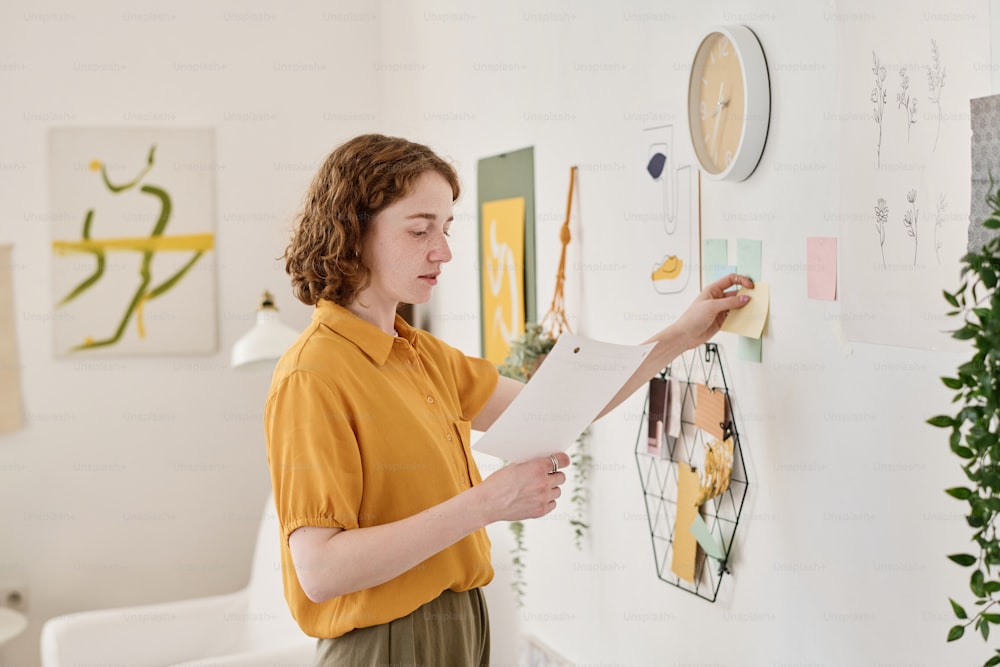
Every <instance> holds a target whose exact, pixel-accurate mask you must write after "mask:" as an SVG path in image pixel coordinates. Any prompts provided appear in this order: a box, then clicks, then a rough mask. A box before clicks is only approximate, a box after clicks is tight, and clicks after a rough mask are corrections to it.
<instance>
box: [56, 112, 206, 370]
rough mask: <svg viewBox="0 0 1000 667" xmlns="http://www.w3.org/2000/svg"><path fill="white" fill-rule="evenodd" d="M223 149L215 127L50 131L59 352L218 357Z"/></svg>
mask: <svg viewBox="0 0 1000 667" xmlns="http://www.w3.org/2000/svg"><path fill="white" fill-rule="evenodd" d="M213 143H214V142H213V134H212V130H211V129H186V128H162V129H156V128H53V129H52V130H51V131H50V135H49V206H50V210H49V216H48V219H49V220H51V227H52V253H51V257H52V288H53V296H52V299H53V300H52V323H53V331H54V338H55V352H56V354H57V355H59V356H73V357H109V356H137V355H141V356H146V355H192V354H210V353H213V352H215V351H216V349H217V347H218V342H217V341H218V334H217V315H216V310H217V308H216V292H215V270H216V258H215V252H214V248H215V234H214V229H215V176H216V172H217V171H218V170H219V169H220V168H221V165H219V164H218V163H216V161H215V158H214V148H213Z"/></svg>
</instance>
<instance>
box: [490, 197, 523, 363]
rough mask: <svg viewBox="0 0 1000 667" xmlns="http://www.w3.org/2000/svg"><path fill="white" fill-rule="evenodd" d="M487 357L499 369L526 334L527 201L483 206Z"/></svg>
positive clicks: (491, 202)
mask: <svg viewBox="0 0 1000 667" xmlns="http://www.w3.org/2000/svg"><path fill="white" fill-rule="evenodd" d="M482 214H483V216H482V229H481V230H480V236H479V238H480V239H481V243H482V248H481V249H480V253H481V257H482V260H483V264H482V271H483V279H482V300H483V333H484V336H483V345H484V350H483V356H484V357H485V358H486V359H489V360H490V361H492V362H493V363H495V364H497V365H499V364H502V363H503V360H504V359H505V358H506V357H507V353H508V352H509V351H510V341H511V340H512V339H514V338H517V337H518V336H520V335H521V334H522V333H524V322H525V299H524V197H512V198H510V199H499V200H496V201H488V202H483V210H482Z"/></svg>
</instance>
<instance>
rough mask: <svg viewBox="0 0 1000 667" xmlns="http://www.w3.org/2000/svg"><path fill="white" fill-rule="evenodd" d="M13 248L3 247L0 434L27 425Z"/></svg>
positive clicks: (0, 248)
mask: <svg viewBox="0 0 1000 667" xmlns="http://www.w3.org/2000/svg"><path fill="white" fill-rule="evenodd" d="M13 273H14V271H13V263H12V261H11V247H10V246H9V245H0V433H9V432H11V431H16V430H18V429H20V428H21V427H22V426H23V425H24V412H23V409H22V403H21V361H20V358H19V357H18V354H17V332H16V329H15V327H14V321H15V320H14V285H13V282H14V281H13Z"/></svg>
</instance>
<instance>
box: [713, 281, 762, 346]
mask: <svg viewBox="0 0 1000 667" xmlns="http://www.w3.org/2000/svg"><path fill="white" fill-rule="evenodd" d="M737 294H741V295H746V296H748V297H750V303H748V304H747V305H745V306H743V307H742V308H734V309H733V310H730V311H729V315H727V316H726V319H725V321H724V322H723V323H722V330H723V331H729V332H731V333H735V334H739V335H741V336H747V337H748V338H760V337H761V334H763V333H764V324H765V323H766V322H767V312H768V308H769V306H770V303H771V290H770V286H769V285H768V284H767V283H756V284H755V285H754V288H753V289H747V288H746V287H741V288H740V290H739V292H737Z"/></svg>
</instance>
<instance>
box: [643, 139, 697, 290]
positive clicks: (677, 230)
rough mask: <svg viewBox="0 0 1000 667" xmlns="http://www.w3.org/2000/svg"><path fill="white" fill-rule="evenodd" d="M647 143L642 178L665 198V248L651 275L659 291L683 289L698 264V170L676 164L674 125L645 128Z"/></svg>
mask: <svg viewBox="0 0 1000 667" xmlns="http://www.w3.org/2000/svg"><path fill="white" fill-rule="evenodd" d="M644 132H645V134H644V139H645V140H646V141H645V142H644V143H645V145H646V147H647V150H646V162H645V164H644V165H643V171H644V174H643V176H642V178H643V179H645V180H646V181H647V183H650V184H652V185H653V187H655V188H656V189H657V192H656V196H657V197H658V199H659V201H660V202H662V208H661V207H660V206H657V207H656V209H657V211H658V212H659V211H662V220H663V231H664V232H665V233H666V236H667V242H666V244H665V245H666V252H665V254H663V255H661V256H660V257H659V258H658V259H657V260H656V262H655V263H654V264H653V267H652V272H651V274H650V279H651V280H652V281H653V289H655V290H656V292H657V293H659V294H677V293H679V292H682V291H684V288H685V287H687V284H688V281H689V280H690V278H691V272H692V271H693V270H694V268H695V266H694V265H695V243H694V227H695V216H696V214H697V212H696V211H695V203H696V202H697V196H698V195H697V191H696V188H697V180H696V178H697V174H696V171H695V169H694V167H693V166H692V165H690V164H685V165H681V166H679V167H675V165H674V155H675V153H676V150H675V146H674V127H673V125H662V126H659V127H651V128H648V129H646V130H644Z"/></svg>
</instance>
